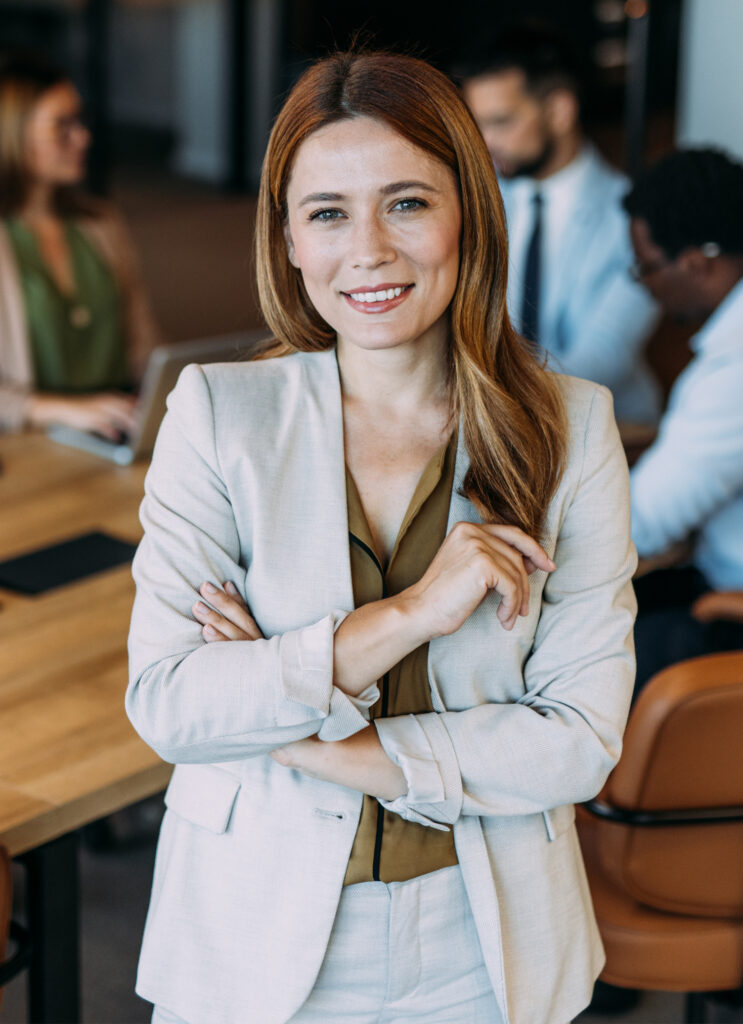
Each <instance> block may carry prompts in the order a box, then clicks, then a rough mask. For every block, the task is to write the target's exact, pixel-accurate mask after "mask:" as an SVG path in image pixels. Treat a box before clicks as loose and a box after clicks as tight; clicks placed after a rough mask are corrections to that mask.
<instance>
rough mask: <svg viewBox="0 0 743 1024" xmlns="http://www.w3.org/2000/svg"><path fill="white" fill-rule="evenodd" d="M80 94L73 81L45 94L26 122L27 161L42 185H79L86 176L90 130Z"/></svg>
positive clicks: (31, 172) (33, 175)
mask: <svg viewBox="0 0 743 1024" xmlns="http://www.w3.org/2000/svg"><path fill="white" fill-rule="evenodd" d="M81 110H82V103H81V100H80V95H79V93H78V91H77V89H75V87H74V85H72V83H71V82H60V84H59V85H55V86H53V87H52V88H51V89H47V90H46V92H44V93H42V94H41V96H40V97H39V99H38V100H37V101H36V103H35V104H34V107H33V109H32V111H31V114H30V116H29V118H28V121H27V123H26V133H25V140H26V161H27V166H28V170H29V173H30V175H31V177H32V178H33V180H34V181H35V182H37V183H39V184H44V185H49V186H52V187H58V186H61V185H76V184H78V183H79V182H81V181H82V180H83V178H84V177H85V157H86V154H87V151H88V147H89V145H90V132H89V131H88V129H87V128H86V127H85V125H83V124H82V122H81V120H80V114H81Z"/></svg>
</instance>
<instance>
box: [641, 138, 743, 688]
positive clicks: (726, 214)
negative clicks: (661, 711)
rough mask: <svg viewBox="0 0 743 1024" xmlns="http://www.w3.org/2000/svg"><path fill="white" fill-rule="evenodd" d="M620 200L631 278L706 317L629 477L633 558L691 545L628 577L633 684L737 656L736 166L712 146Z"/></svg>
mask: <svg viewBox="0 0 743 1024" xmlns="http://www.w3.org/2000/svg"><path fill="white" fill-rule="evenodd" d="M624 205H625V207H626V209H627V211H628V212H629V214H630V216H631V218H632V221H631V233H632V244H633V246H634V250H635V255H636V258H637V262H636V264H635V275H636V277H637V278H638V280H640V281H642V283H643V284H644V286H645V287H646V288H647V290H648V291H649V292H650V293H651V294H652V295H653V297H654V298H655V299H656V300H657V301H658V302H659V303H660V305H661V306H662V307H663V309H664V310H665V311H666V312H668V313H669V314H671V315H673V316H675V317H678V318H683V319H689V320H692V319H698V318H703V319H704V323H703V326H702V328H701V330H699V331H698V332H697V333H696V335H695V336H694V338H693V339H692V341H691V348H692V351H693V353H694V358H693V359H692V361H691V363H689V365H688V366H687V368H686V369H685V370H684V371H683V373H682V374H681V375H680V377H679V378H678V380H677V381H676V383H675V385H674V387H673V390H672V391H671V395H670V398H669V402H668V409H667V411H666V413H665V415H664V416H663V419H662V420H661V424H660V430H659V432H658V437H657V439H656V441H655V443H654V444H653V445H652V446H651V447H650V448H649V449H648V450H647V452H646V453H645V454H644V455H643V456H642V457H641V459H640V460H639V461H638V462H637V464H636V465H635V466H634V468H633V470H632V473H631V476H630V480H631V492H632V536H633V539H634V541H635V544H636V545H637V549H638V552H639V554H640V557H641V558H652V557H654V556H663V554H664V553H665V552H667V551H668V549H669V548H671V547H672V546H673V545H674V544H677V543H678V542H680V541H687V542H690V547H691V556H690V560H689V561H688V562H687V563H686V564H684V565H679V566H674V567H673V568H666V569H656V571H654V572H650V573H648V574H647V575H645V576H643V577H641V578H640V579H639V580H638V581H637V584H636V590H637V596H638V602H639V606H640V610H639V616H638V620H637V627H636V631H635V637H636V647H637V686H638V688H639V687H641V686H642V685H643V684H644V683H645V682H647V680H648V679H649V678H650V676H651V675H653V674H654V673H655V672H657V671H659V670H660V669H661V668H663V667H664V666H666V665H669V664H672V663H673V662H675V661H680V660H682V659H683V658H689V657H693V656H696V655H701V654H707V653H711V652H714V651H723V650H736V649H741V650H743V165H741V164H739V163H736V162H734V161H733V160H731V159H730V158H729V157H727V156H725V155H724V154H723V153H720V152H717V151H715V150H712V149H697V150H692V149H690V150H685V151H681V152H677V153H672V154H671V155H669V156H667V157H665V158H664V159H663V160H661V161H660V163H658V164H656V165H655V166H654V167H652V168H651V169H650V170H648V171H646V172H645V173H644V174H642V175H640V177H639V178H638V179H637V181H636V183H635V185H634V187H633V189H632V191H631V192H630V193H629V195H628V196H627V198H626V199H625V201H624ZM710 590H712V591H716V592H718V593H715V594H709V593H705V592H708V591H710ZM731 591H734V592H735V591H737V592H741V593H739V594H738V595H737V597H736V595H735V594H728V595H727V596H726V595H725V594H723V593H719V592H731ZM702 594H705V596H704V597H703V598H701V600H699V598H700V595H702ZM694 602H696V606H695V608H694V612H692V604H693V603H694ZM736 606H738V607H740V608H741V609H742V610H741V612H740V615H741V619H740V621H738V622H736V621H733V620H734V618H735V608H736ZM720 616H722V617H720ZM700 620H701V621H700Z"/></svg>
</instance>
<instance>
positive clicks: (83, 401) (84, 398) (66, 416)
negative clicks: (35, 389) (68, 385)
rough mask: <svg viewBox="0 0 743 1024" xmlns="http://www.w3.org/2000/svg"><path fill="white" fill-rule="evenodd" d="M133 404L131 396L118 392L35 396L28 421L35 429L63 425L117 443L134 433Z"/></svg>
mask: <svg viewBox="0 0 743 1024" xmlns="http://www.w3.org/2000/svg"><path fill="white" fill-rule="evenodd" d="M136 404H137V400H136V398H135V397H134V396H133V395H125V394H121V393H119V392H117V391H102V392H100V393H99V394H95V395H53V394H35V395H32V396H31V397H30V398H29V402H28V411H27V418H28V421H29V423H31V425H32V426H35V427H47V426H50V425H51V424H52V423H62V424H64V425H65V426H67V427H74V428H75V429H76V430H88V431H91V432H92V433H95V434H102V435H103V437H108V438H110V439H111V440H112V441H117V440H119V438H121V437H122V436H123V435H129V434H131V433H133V432H134V430H135V428H136V425H137V416H136V411H135V409H136Z"/></svg>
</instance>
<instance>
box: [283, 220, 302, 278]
mask: <svg viewBox="0 0 743 1024" xmlns="http://www.w3.org/2000/svg"><path fill="white" fill-rule="evenodd" d="M284 241H285V242H286V254H287V256H288V257H289V262H290V263H291V265H292V266H293V267H296V268H297V270H299V263H298V261H297V254H296V252H295V251H294V242H293V241H292V233H291V231H290V230H289V221H288V220H287V221H285V222H284Z"/></svg>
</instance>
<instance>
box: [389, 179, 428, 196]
mask: <svg viewBox="0 0 743 1024" xmlns="http://www.w3.org/2000/svg"><path fill="white" fill-rule="evenodd" d="M421 188H422V189H424V190H425V191H426V192H438V191H439V190H438V189H437V188H434V186H433V185H429V184H427V183H426V182H425V181H393V182H392V184H390V185H385V186H384V187H383V188H380V190H379V191H380V193H381V194H382V195H383V196H391V195H394V194H395V193H396V192H407V191H409V190H410V189H421Z"/></svg>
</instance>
